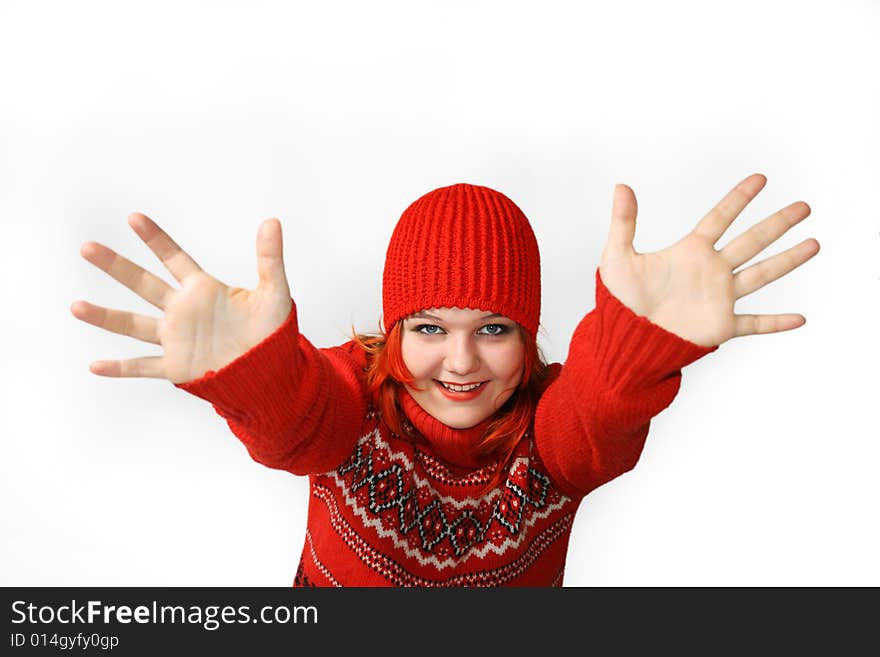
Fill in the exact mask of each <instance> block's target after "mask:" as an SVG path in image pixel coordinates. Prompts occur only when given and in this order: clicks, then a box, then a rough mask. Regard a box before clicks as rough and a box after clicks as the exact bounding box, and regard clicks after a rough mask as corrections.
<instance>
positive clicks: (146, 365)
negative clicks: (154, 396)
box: [89, 356, 167, 379]
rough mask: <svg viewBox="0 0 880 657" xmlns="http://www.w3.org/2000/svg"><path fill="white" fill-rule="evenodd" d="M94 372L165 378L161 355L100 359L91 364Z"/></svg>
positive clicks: (113, 375)
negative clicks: (127, 358) (124, 358)
mask: <svg viewBox="0 0 880 657" xmlns="http://www.w3.org/2000/svg"><path fill="white" fill-rule="evenodd" d="M89 370H91V372H92V374H97V375H98V376H111V377H120V378H133V377H142V378H148V379H165V378H167V377H166V376H165V372H164V367H163V366H162V357H161V356H144V357H143V358H131V359H129V360H98V361H95V362H94V363H92V364H91V365H90V366H89Z"/></svg>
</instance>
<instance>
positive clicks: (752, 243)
mask: <svg viewBox="0 0 880 657" xmlns="http://www.w3.org/2000/svg"><path fill="white" fill-rule="evenodd" d="M809 215H810V206H809V205H807V204H806V203H804V202H803V201H797V202H796V203H792V204H791V205H789V206H787V207H784V208H782V209H781V210H779V211H778V212H774V213H773V214H772V215H770V216H769V217H767V218H766V219H764V220H763V221H762V222H760V223H757V224H755V225H754V226H752V227H751V228H749V229H748V230H747V231H746V232H744V233H743V234H742V235H740V236H739V237H737V238H736V239H734V240H732V241H731V242H730V243H729V244H728V245H727V246H725V247H724V248H723V249H721V251H720V253H721V255H722V256H723V257H724V258H725V259H726V260H727V261H728V262H729V263H730V268H731V269H732V270H733V269H736V268H737V267H739V266H740V265H742V264H743V263H745V262H748V261H749V260H751V259H752V258H754V257H755V256H756V255H758V254H759V253H760V252H761V251H763V250H764V249H765V248H767V247H768V246H769V245H771V244H772V243H773V242H775V241H776V240H778V239H779V238H780V237H781V236H782V235H784V234H785V233H786V232H787V231H788V230H789V229H790V228H791V227H792V226H795V225H796V224H799V223H800V222H801V221H803V220H804V219H806V218H807V217H808V216H809Z"/></svg>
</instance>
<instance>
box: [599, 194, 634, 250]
mask: <svg viewBox="0 0 880 657" xmlns="http://www.w3.org/2000/svg"><path fill="white" fill-rule="evenodd" d="M638 210H639V206H638V203H637V202H636V195H635V194H634V193H633V190H632V189H630V188H629V186H627V185H624V184H623V183H619V184H617V185H616V186H615V187H614V202H613V204H612V206H611V227H610V229H609V230H608V242H607V244H606V245H605V250H606V252H608V253H609V255H632V254H633V253H635V249H634V248H633V239H634V238H635V235H636V214H638Z"/></svg>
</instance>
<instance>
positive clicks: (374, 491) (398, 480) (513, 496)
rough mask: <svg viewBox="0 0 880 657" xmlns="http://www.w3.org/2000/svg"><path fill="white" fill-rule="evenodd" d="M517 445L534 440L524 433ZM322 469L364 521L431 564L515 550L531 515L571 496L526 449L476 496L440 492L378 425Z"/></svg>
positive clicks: (543, 514)
mask: <svg viewBox="0 0 880 657" xmlns="http://www.w3.org/2000/svg"><path fill="white" fill-rule="evenodd" d="M522 445H528V446H529V447H530V448H531V447H533V445H532V441H531V440H524V441H523V442H522ZM379 463H381V464H384V465H383V466H379V465H378V464H379ZM325 476H326V477H327V478H330V479H332V480H333V481H334V482H335V484H336V486H337V488H338V492H339V495H340V497H341V499H344V500H345V503H346V505H347V506H348V507H349V508H350V509H351V511H352V512H353V513H354V514H355V515H356V516H357V517H358V518H359V519H360V520H361V522H362V523H363V524H364V525H365V526H366V527H370V528H372V529H373V530H375V531H376V533H377V534H378V535H379V536H380V537H383V538H387V539H389V540H391V541H392V542H393V544H394V546H395V547H396V548H397V549H398V550H400V551H402V552H403V553H404V554H405V555H406V556H408V557H412V558H414V559H416V560H417V561H418V562H419V564H420V565H422V566H428V565H431V566H433V567H434V568H436V569H437V570H438V571H443V570H444V569H449V568H456V567H461V566H462V565H463V564H465V563H466V562H467V561H468V560H469V559H471V558H478V559H481V558H483V557H485V556H486V555H487V554H489V553H490V552H492V553H495V554H497V555H499V556H500V555H504V553H505V552H507V551H508V550H516V549H517V548H519V546H520V545H521V543H522V541H523V539H524V537H525V536H526V535H527V530H528V529H530V528H531V527H533V526H534V525H535V523H536V522H537V521H538V520H543V519H545V518H547V517H548V516H549V515H550V514H551V513H553V512H555V511H558V510H559V509H561V508H563V507H564V506H565V505H566V504H567V503H569V502H571V500H570V499H569V498H568V497H566V496H565V495H562V494H561V493H559V492H558V491H556V490H555V489H554V488H553V487H552V486H551V483H550V478H549V477H548V476H547V475H546V474H544V473H543V472H541V471H540V470H538V469H537V468H535V467H534V466H532V465H531V464H530V458H528V457H518V458H516V459H515V460H514V461H513V464H512V465H511V467H510V471H509V473H508V476H507V479H506V481H505V482H504V485H503V486H501V487H498V488H495V489H493V490H492V491H490V492H489V493H488V494H487V495H485V496H483V497H479V498H474V497H465V498H462V499H456V498H454V497H450V496H446V495H443V494H441V493H440V492H439V491H438V490H437V489H436V488H434V487H433V486H432V485H431V483H430V481H429V480H428V479H427V478H423V477H420V476H419V475H418V473H417V472H416V469H415V464H414V463H413V462H412V461H411V460H410V459H409V458H408V457H407V456H406V454H404V453H403V452H395V451H394V450H392V449H391V447H390V446H389V445H388V443H386V442H385V441H384V440H383V439H382V436H381V433H380V431H379V429H378V428H377V429H375V430H374V431H373V432H371V433H369V434H367V435H365V436H363V437H362V438H361V439H360V440H359V441H358V443H357V447H356V448H355V451H354V453H353V454H352V456H351V457H350V458H349V459H348V461H346V462H345V463H344V464H343V465H342V466H341V467H339V468H338V469H337V470H336V471H334V472H331V473H328V474H327V475H325ZM429 476H430V475H429ZM438 555H448V556H446V557H445V558H443V557H441V556H438Z"/></svg>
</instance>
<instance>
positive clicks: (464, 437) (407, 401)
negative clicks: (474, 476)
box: [398, 386, 494, 468]
mask: <svg viewBox="0 0 880 657" xmlns="http://www.w3.org/2000/svg"><path fill="white" fill-rule="evenodd" d="M398 399H399V401H400V406H401V408H402V409H403V412H404V413H405V414H406V417H407V418H408V419H409V421H410V423H411V424H412V426H413V428H415V430H416V431H417V432H418V433H420V434H421V435H422V436H424V437H425V439H426V440H427V441H428V443H429V444H430V445H431V449H432V450H433V452H434V453H435V454H436V455H437V456H438V457H439V458H441V459H443V460H444V461H446V462H447V463H450V464H452V465H456V466H459V467H463V468H479V467H482V466H485V465H488V464H489V463H490V462H491V461H492V459H491V458H487V457H485V456H479V455H478V454H477V447H478V445H479V444H480V440H481V439H482V438H483V433H484V432H485V431H486V428H487V427H488V426H489V424H491V423H492V420H493V419H494V416H490V417H488V418H486V419H485V420H483V421H482V422H480V423H479V424H477V425H475V426H473V427H469V428H467V429H455V428H453V427H450V426H448V425H446V424H443V423H442V422H441V421H440V420H438V419H437V418H435V417H434V416H432V415H431V414H430V413H428V412H427V411H426V410H425V409H423V408H422V407H421V406H419V403H418V402H417V401H416V400H415V399H413V396H412V395H411V394H409V391H408V390H407V389H406V387H405V386H400V387H399V388H398Z"/></svg>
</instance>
